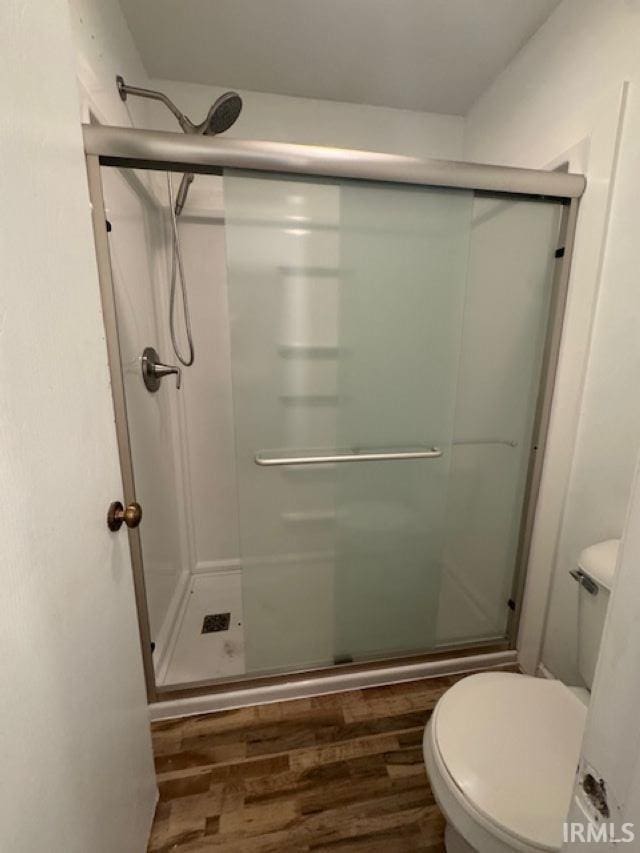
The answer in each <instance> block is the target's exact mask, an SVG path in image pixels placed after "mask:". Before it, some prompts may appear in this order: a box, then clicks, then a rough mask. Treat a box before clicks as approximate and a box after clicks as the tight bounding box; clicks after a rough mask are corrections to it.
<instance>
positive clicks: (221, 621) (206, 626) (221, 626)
mask: <svg viewBox="0 0 640 853" xmlns="http://www.w3.org/2000/svg"><path fill="white" fill-rule="evenodd" d="M229 622H231V614H230V613H208V614H207V615H206V616H205V617H204V619H203V621H202V631H201V632H200V633H201V634H212V633H213V632H214V631H228V630H229Z"/></svg>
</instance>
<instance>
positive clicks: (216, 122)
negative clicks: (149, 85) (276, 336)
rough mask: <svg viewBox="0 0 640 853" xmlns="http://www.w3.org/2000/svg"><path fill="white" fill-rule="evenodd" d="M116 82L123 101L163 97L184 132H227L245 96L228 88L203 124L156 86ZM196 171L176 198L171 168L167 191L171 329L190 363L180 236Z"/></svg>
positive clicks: (192, 356)
mask: <svg viewBox="0 0 640 853" xmlns="http://www.w3.org/2000/svg"><path fill="white" fill-rule="evenodd" d="M116 86H117V87H118V94H119V95H120V99H121V100H122V101H126V100H127V97H128V96H129V95H133V96H135V97H137V98H148V99H150V100H153V101H160V103H161V104H164V105H165V107H166V108H167V109H168V110H169V111H170V112H171V113H172V114H173V116H174V117H175V119H176V120H177V122H178V124H179V125H180V127H181V129H182V130H183V131H184V133H196V134H202V135H203V136H217V134H219V133H224V132H225V130H228V129H229V128H230V127H231V125H232V124H234V123H235V121H236V120H237V118H238V116H239V115H240V112H241V110H242V98H241V97H240V95H239V94H238V93H237V92H225V93H224V94H223V95H220V97H219V98H216V100H215V101H214V103H213V104H212V105H211V107H209V112H208V113H207V115H206V117H205V119H204V121H201V122H200V124H194V123H193V122H192V121H191V119H190V118H188V117H187V116H186V115H185V114H184V113H183V112H182V111H181V110H179V109H178V107H177V106H176V105H175V104H174V103H173V101H172V100H171V98H169V97H168V96H167V95H165V94H164V92H157V91H155V90H154V89H141V88H140V87H139V86H129V85H128V83H125V81H124V78H123V77H121V76H120V75H118V76H117V77H116ZM193 178H194V175H193V173H192V172H185V174H184V175H183V176H182V180H181V181H180V186H179V188H178V192H177V194H176V197H175V202H174V198H173V185H172V182H171V174H170V173H169V172H167V191H168V195H169V210H170V219H171V232H172V252H171V289H170V292H169V330H170V332H171V343H172V344H173V350H174V352H175V354H176V357H177V358H178V360H179V361H180V362H181V363H182V364H184V365H185V367H190V366H191V365H192V364H193V362H194V359H195V348H194V345H193V335H192V332H191V317H190V314H189V299H188V296H187V287H186V282H185V275H184V268H183V264H182V254H181V251H180V238H179V236H178V222H177V218H178V217H179V216H180V214H181V213H182V210H183V208H184V205H185V202H186V200H187V195H188V193H189V187H190V186H191V183H192V182H193ZM177 276H179V278H180V290H181V293H182V313H183V317H184V324H185V332H186V337H187V345H188V350H189V352H188V354H187V355H186V356H185V355H183V354H182V352H181V350H180V346H179V345H178V339H177V335H176V331H175V296H176V277H177Z"/></svg>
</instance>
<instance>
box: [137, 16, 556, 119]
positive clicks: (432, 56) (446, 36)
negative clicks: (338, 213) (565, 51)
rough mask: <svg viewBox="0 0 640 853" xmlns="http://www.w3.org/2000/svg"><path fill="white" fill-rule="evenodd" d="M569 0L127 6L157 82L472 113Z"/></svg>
mask: <svg viewBox="0 0 640 853" xmlns="http://www.w3.org/2000/svg"><path fill="white" fill-rule="evenodd" d="M558 2H559V0H120V4H121V6H122V8H123V11H124V13H125V16H126V18H127V21H128V23H129V27H130V29H131V32H132V34H133V37H134V40H135V42H136V44H137V46H138V49H139V51H140V54H141V56H142V60H143V62H144V64H145V66H146V69H147V72H148V73H149V76H150V77H160V78H167V79H172V80H184V81H189V82H194V83H205V84H210V85H219V86H226V87H229V88H235V89H252V90H254V91H258V92H271V93H275V94H280V95H296V96H299V97H304V98H322V99H328V100H334V101H348V102H352V103H357V104H372V105H375V106H386V107H399V108H402V109H409V110H424V111H429V112H440V113H450V114H454V115H464V114H465V113H466V112H467V110H468V109H469V107H470V106H471V105H472V104H473V102H474V101H475V99H476V98H477V97H478V95H479V94H480V93H481V92H482V91H483V90H484V89H485V88H486V87H487V85H488V84H489V83H490V82H491V80H493V78H494V77H496V75H497V74H499V73H500V71H501V70H502V69H503V68H504V67H505V65H506V64H507V63H508V62H509V60H510V59H511V58H512V57H513V56H514V55H515V54H516V53H517V51H518V50H519V48H520V47H521V46H522V45H523V44H524V43H525V42H526V41H527V39H529V38H530V37H531V36H532V35H533V33H534V32H535V31H536V30H537V29H538V27H539V26H540V25H541V24H542V23H543V21H545V20H546V18H547V17H548V16H549V14H550V13H551V11H552V10H553V9H554V8H555V7H556V6H557V5H558Z"/></svg>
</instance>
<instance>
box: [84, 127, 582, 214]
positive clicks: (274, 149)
mask: <svg viewBox="0 0 640 853" xmlns="http://www.w3.org/2000/svg"><path fill="white" fill-rule="evenodd" d="M82 129H83V134H84V148H85V152H86V154H88V155H95V156H98V157H99V158H100V162H101V163H102V164H103V165H110V166H121V167H123V166H130V167H137V168H149V169H163V170H166V169H167V168H170V169H175V170H177V171H180V170H182V171H188V172H203V173H210V174H211V173H214V174H220V171H221V170H222V169H224V168H235V169H253V170H258V171H261V172H284V173H294V174H301V175H321V176H325V177H332V178H354V179H358V180H370V181H390V182H394V183H403V184H416V185H423V186H435V187H450V188H458V189H467V190H480V191H485V192H494V193H508V194H512V195H513V194H515V195H528V196H544V197H545V198H547V199H554V198H555V199H563V200H567V199H572V198H579V197H580V196H581V195H582V194H583V192H584V190H585V186H586V181H585V178H584V176H583V175H576V174H571V173H568V172H551V171H544V170H541V169H519V168H512V167H509V166H490V165H485V164H482V163H464V162H456V161H453V160H434V159H427V158H422V157H407V156H404V155H401V154H385V153H382V152H377V151H360V150H355V149H350V148H331V147H329V146H324V145H297V144H293V143H287V142H264V141H259V140H240V139H229V138H228V137H225V136H222V137H217V136H216V137H211V136H200V135H197V136H196V135H190V134H184V133H171V132H167V131H159V130H137V129H135V128H130V127H109V126H106V125H88V124H85V125H83V126H82Z"/></svg>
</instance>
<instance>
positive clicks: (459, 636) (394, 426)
mask: <svg viewBox="0 0 640 853" xmlns="http://www.w3.org/2000/svg"><path fill="white" fill-rule="evenodd" d="M85 147H86V150H87V155H88V168H89V177H90V187H91V193H92V201H93V206H94V225H95V230H96V245H97V250H98V260H99V267H100V275H101V286H102V291H103V303H104V310H105V323H106V328H107V342H108V346H109V354H110V364H111V370H112V380H113V392H114V403H115V411H116V425H117V429H118V433H119V444H120V453H121V463H122V470H123V481H124V490H125V498H126V502H132V501H135V500H138V501H139V502H140V503H141V504H142V507H143V512H144V520H143V522H142V525H141V526H140V528H139V529H134V530H131V531H129V535H130V537H131V548H132V558H133V559H132V562H133V566H134V577H135V582H136V592H137V599H138V607H139V616H140V627H141V638H142V649H143V657H144V659H145V667H146V676H147V684H148V689H149V694H150V698H151V699H159V698H166V697H167V696H168V695H175V693H176V691H185V690H187V689H192V690H200V691H210V690H212V689H218V690H224V689H230V687H231V686H232V685H235V686H236V687H237V686H238V683H242V684H245V685H251V686H252V687H254V688H255V686H256V685H260V684H268V683H269V684H271V683H274V682H277V681H278V680H281V681H285V682H286V683H288V684H291V683H295V682H296V681H299V682H300V683H302V680H303V679H304V680H306V681H307V682H308V680H309V679H310V677H311V674H313V677H314V678H317V679H320V678H331V677H333V676H334V675H335V673H336V672H339V673H352V672H358V673H363V672H365V673H366V672H376V673H378V674H379V673H380V672H382V671H383V670H384V671H386V672H387V674H388V677H389V678H390V679H392V678H394V673H396V675H397V668H398V667H403V666H405V667H407V666H408V667H419V666H423V668H424V672H425V673H426V672H428V671H430V670H429V667H432V669H433V667H434V662H437V663H438V666H440V670H441V671H442V667H443V666H446V662H447V661H448V660H451V659H452V658H455V659H456V660H457V661H463V662H464V665H466V666H467V667H469V666H472V665H473V663H472V660H473V658H474V656H477V660H478V661H483V662H486V660H487V659H488V658H491V659H492V660H493V661H494V662H496V663H497V662H500V661H505V662H506V661H508V660H512V659H513V653H512V652H510V651H509V650H513V649H514V647H515V636H516V629H517V621H518V611H519V607H520V604H521V600H522V588H523V582H524V575H525V570H526V559H527V553H528V545H529V537H530V532H531V527H532V522H533V514H534V511H535V499H536V493H537V485H538V480H539V476H540V468H541V464H542V453H543V447H544V438H545V434H546V427H547V421H548V415H549V408H550V401H551V394H552V388H553V374H554V367H555V361H556V356H557V351H558V345H559V338H560V331H561V325H562V313H563V308H564V299H565V291H566V282H567V276H568V263H569V255H570V244H571V239H572V233H573V227H574V223H575V214H576V205H577V198H578V197H579V195H580V194H581V192H582V190H583V187H584V181H583V179H582V178H581V177H580V176H576V175H568V174H566V173H561V172H558V173H547V172H532V171H527V170H514V169H498V168H495V167H484V166H473V165H471V164H448V163H441V162H440V163H439V162H435V161H418V160H415V159H413V158H402V157H395V156H394V157H392V156H387V155H381V154H368V153H367V152H356V151H342V150H338V149H321V148H312V147H307V146H292V145H275V144H272V143H269V144H267V143H243V142H234V141H231V140H225V139H203V138H195V137H182V136H180V135H178V134H166V133H152V132H145V131H133V130H124V129H119V128H96V127H86V128H85ZM166 170H171V171H172V172H174V173H176V178H177V179H179V178H180V176H181V173H182V174H185V173H191V172H194V173H196V179H195V183H194V188H195V189H192V197H193V199H194V200H193V202H192V207H191V213H190V214H189V208H188V207H185V211H184V214H183V217H182V219H183V220H184V223H185V224H184V225H181V228H183V231H182V233H181V239H182V242H183V254H184V257H185V263H187V264H189V265H190V267H191V270H190V273H189V275H188V276H187V278H188V281H189V287H190V298H191V300H192V305H193V306H195V310H194V308H192V314H194V317H195V318H196V322H195V324H194V334H195V336H196V346H197V347H198V346H199V347H200V349H199V352H200V353H201V355H200V356H199V359H198V360H197V363H196V365H194V368H185V369H183V372H182V387H181V388H180V389H179V390H178V389H177V388H176V383H175V381H174V379H173V378H172V377H171V376H166V377H165V378H164V379H162V380H161V381H160V382H159V383H158V385H159V387H158V388H157V389H156V390H155V391H154V392H149V390H148V388H147V387H145V385H144V383H143V381H142V376H141V356H142V353H143V351H144V350H145V348H146V347H154V348H155V350H157V352H159V353H160V355H161V356H164V357H165V360H166V359H167V358H168V355H169V352H170V350H169V349H168V344H167V337H166V335H167V319H166V318H167V301H166V300H167V296H166V294H167V287H166V280H167V268H166V264H167V261H166V259H167V255H168V252H167V249H168V247H169V246H170V240H171V234H170V229H169V227H168V224H169V211H168V204H167V199H166V197H165V195H164V194H163V187H164V186H165V184H164V183H163V182H164V175H163V171H166ZM105 221H107V222H108V226H107V227H105ZM196 367H197V371H196ZM192 371H193V372H192ZM225 431H226V432H225ZM225 436H226V438H225ZM230 531H231V532H230ZM227 534H228V536H227ZM225 536H227V539H228V542H227V540H225V542H227V544H226V545H225V546H224V547H223V546H222V545H220V547H219V548H218V552H217V553H216V554H214V559H212V560H206V559H205V560H202V559H199V557H200V550H204V545H201V544H200V543H202V542H205V541H206V542H208V543H209V545H208V547H209V548H210V553H213V552H214V551H215V547H214V544H212V543H214V541H215V542H219V543H220V542H222V541H223V540H224V539H225ZM225 549H226V550H225ZM205 588H206V589H208V590H209V592H207V593H201V592H200V590H204V589H205ZM200 595H202V596H203V598H202V601H201V600H200V598H199V596H200ZM207 596H208V597H207ZM205 599H206V601H205ZM202 602H204V603H202ZM230 602H231V603H230ZM181 631H182V632H183V634H184V637H183V638H182V639H180V632H181ZM189 632H192V636H191V635H190V638H189V637H187V634H188V633H189ZM185 637H186V639H185ZM181 643H182V644H183V645H182V646H181V645H180V644H181ZM198 644H200V645H198ZM159 654H160V656H162V657H163V661H162V662H159V660H158V655H159ZM189 655H191V659H190V658H189ZM216 655H217V656H218V657H220V656H222V657H220V659H219V660H218V659H217V658H216V659H215V660H214V658H215V656H216ZM225 655H226V657H225ZM510 655H511V656H510ZM167 656H168V657H171V661H169V660H168V657H167ZM492 656H493V657H492ZM196 659H197V661H196ZM223 659H224V660H223ZM470 661H471V663H470ZM433 671H436V670H435V669H433ZM416 672H417V670H416ZM382 677H384V676H382Z"/></svg>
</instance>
